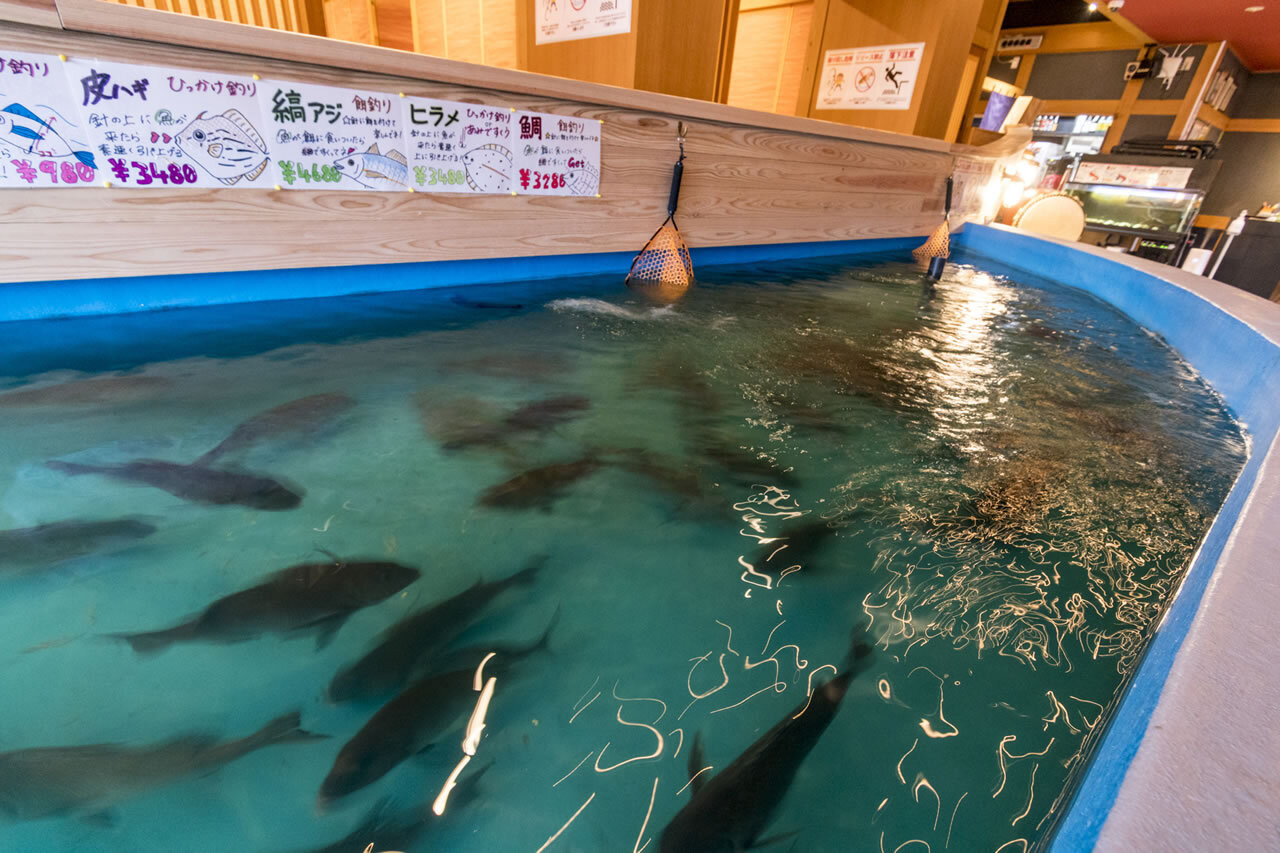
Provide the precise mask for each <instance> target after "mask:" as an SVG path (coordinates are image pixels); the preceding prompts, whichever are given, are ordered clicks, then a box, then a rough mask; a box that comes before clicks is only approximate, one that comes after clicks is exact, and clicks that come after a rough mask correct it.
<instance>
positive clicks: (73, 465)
mask: <svg viewBox="0 0 1280 853" xmlns="http://www.w3.org/2000/svg"><path fill="white" fill-rule="evenodd" d="M45 466H46V467H48V468H51V469H53V470H54V471H61V472H63V473H64V474H72V475H77V474H101V475H103V476H104V477H110V478H111V479H113V480H122V481H124V482H126V483H141V484H142V485H145V486H154V487H155V488H157V489H161V490H163V491H166V492H168V493H169V494H171V495H174V496H175V497H179V498H182V499H183V500H187V501H194V502H196V503H206V504H216V505H226V504H240V505H241V506H249V507H253V508H255V509H265V510H285V509H293V508H294V507H296V506H298V505H299V504H301V503H302V495H301V494H298V493H297V492H292V491H290V490H289V489H287V488H285V487H284V486H282V485H281V484H280V483H278V482H276V481H275V480H273V479H271V478H270V477H262V476H259V475H257V474H244V473H240V472H236V471H221V470H218V469H215V468H204V467H202V466H200V465H180V464H178V463H177V462H162V461H160V460H159V459H139V460H137V461H135V462H126V463H125V464H123V465H81V464H80V463H78V462H60V461H57V460H53V461H50V462H46V463H45Z"/></svg>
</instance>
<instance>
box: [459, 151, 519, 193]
mask: <svg viewBox="0 0 1280 853" xmlns="http://www.w3.org/2000/svg"><path fill="white" fill-rule="evenodd" d="M462 162H463V164H464V165H465V166H466V167H467V185H468V186H470V187H471V189H472V190H473V191H474V192H478V193H505V192H509V191H510V189H511V149H510V148H507V147H506V146H505V145H499V144H498V143H496V142H489V143H486V144H485V145H481V146H479V147H478V148H472V149H471V150H470V151H468V152H467V153H466V154H464V155H462Z"/></svg>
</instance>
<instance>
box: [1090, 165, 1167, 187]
mask: <svg viewBox="0 0 1280 853" xmlns="http://www.w3.org/2000/svg"><path fill="white" fill-rule="evenodd" d="M1191 171H1192V170H1191V169H1189V168H1187V167H1185V166H1140V165H1136V164H1129V163H1093V162H1089V161H1085V162H1083V163H1081V164H1080V167H1079V168H1078V169H1077V170H1076V176H1075V179H1076V180H1077V181H1084V182H1086V183H1091V184H1119V185H1122V186H1130V187H1173V188H1176V189H1182V188H1183V187H1185V186H1186V185H1187V181H1188V180H1190V179H1191Z"/></svg>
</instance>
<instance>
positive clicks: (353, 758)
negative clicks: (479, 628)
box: [319, 668, 477, 808]
mask: <svg viewBox="0 0 1280 853" xmlns="http://www.w3.org/2000/svg"><path fill="white" fill-rule="evenodd" d="M474 677H475V669H474V668H470V669H459V670H454V671H453V672H447V673H444V674H443V675H429V676H427V677H426V678H423V679H421V680H419V681H416V682H414V683H413V684H411V685H410V686H409V687H407V688H405V689H404V691H403V692H401V693H399V694H397V695H396V697H395V698H394V699H392V700H391V701H390V702H388V703H387V704H385V705H383V706H382V707H381V708H379V709H378V712H377V713H376V714H374V715H373V716H372V717H370V718H369V722H367V723H365V724H364V727H363V728H361V729H360V731H358V732H356V734H355V735H354V736H353V737H352V738H351V740H349V741H347V743H346V744H344V745H343V747H342V749H341V750H340V751H339V752H338V757H337V758H336V759H334V762H333V767H332V768H330V770H329V773H328V775H326V776H325V778H324V782H322V783H321V785H320V796H319V804H320V806H321V808H323V807H325V806H326V805H328V804H329V803H331V802H333V801H334V800H337V799H339V798H341V797H345V796H347V795H349V794H353V793H355V792H356V791H359V790H360V789H362V788H366V787H368V786H369V785H372V784H373V783H374V782H376V781H378V780H379V779H381V778H382V777H383V776H386V775H387V774H388V773H390V772H391V771H392V770H394V769H395V768H396V766H397V765H399V764H400V763H401V762H402V761H405V760H406V759H408V758H410V757H412V756H414V755H417V754H418V753H420V752H424V751H425V750H426V749H428V748H429V747H431V746H433V745H434V744H435V742H436V741H437V740H438V739H439V738H440V737H441V735H443V734H444V732H445V731H447V730H448V728H449V727H450V726H451V725H453V723H455V722H456V721H458V720H459V719H460V718H461V717H462V716H463V715H465V714H466V713H467V712H468V711H470V710H471V709H472V708H473V707H474V706H475V704H476V697H477V694H476V692H475V691H474V690H473V689H472V679H473V678H474Z"/></svg>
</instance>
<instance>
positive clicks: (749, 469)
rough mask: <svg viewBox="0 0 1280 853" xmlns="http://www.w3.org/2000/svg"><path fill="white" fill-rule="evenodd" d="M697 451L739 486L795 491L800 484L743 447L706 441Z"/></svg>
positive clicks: (772, 464)
mask: <svg viewBox="0 0 1280 853" xmlns="http://www.w3.org/2000/svg"><path fill="white" fill-rule="evenodd" d="M698 449H699V452H700V453H701V455H702V456H703V458H704V459H706V460H707V461H708V462H709V463H711V464H712V465H713V466H715V467H717V468H720V469H721V470H723V471H724V472H725V473H726V474H728V475H729V477H730V479H732V480H734V481H735V482H736V483H738V484H739V485H743V486H751V485H755V484H756V483H762V484H764V485H770V486H781V487H784V488H794V487H796V486H798V485H799V484H800V480H799V478H798V477H796V476H795V474H794V473H792V472H790V471H783V470H782V469H781V468H779V467H778V466H777V465H775V464H774V463H773V462H772V461H770V460H769V459H767V458H765V457H762V456H759V455H757V454H755V453H751V452H749V451H746V450H743V449H742V448H740V447H737V446H731V445H728V444H721V443H719V442H717V441H712V440H707V439H704V440H703V441H701V442H700V446H699V448H698Z"/></svg>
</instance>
